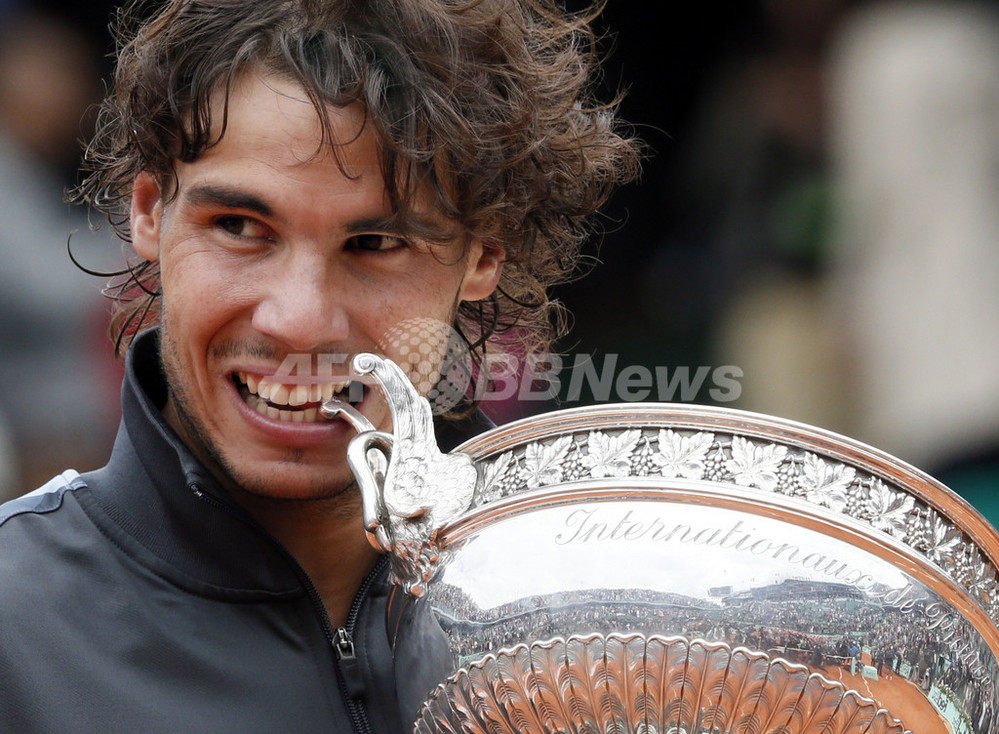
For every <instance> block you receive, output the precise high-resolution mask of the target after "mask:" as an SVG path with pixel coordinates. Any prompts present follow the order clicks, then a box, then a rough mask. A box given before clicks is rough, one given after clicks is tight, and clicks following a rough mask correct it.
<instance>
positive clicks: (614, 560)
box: [350, 355, 999, 734]
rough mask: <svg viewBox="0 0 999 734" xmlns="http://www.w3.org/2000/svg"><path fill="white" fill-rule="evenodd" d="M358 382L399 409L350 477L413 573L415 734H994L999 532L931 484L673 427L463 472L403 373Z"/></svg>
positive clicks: (779, 426)
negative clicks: (440, 444)
mask: <svg viewBox="0 0 999 734" xmlns="http://www.w3.org/2000/svg"><path fill="white" fill-rule="evenodd" d="M364 356H365V357H369V355H364ZM358 359H359V360H360V358H358ZM355 369H356V370H357V371H358V372H359V373H365V374H373V375H374V376H375V377H376V379H377V381H378V382H380V383H381V384H382V386H383V388H384V389H385V392H386V394H387V395H388V396H389V400H390V404H392V405H393V415H394V419H395V422H394V426H393V433H392V434H391V435H388V434H384V433H378V432H375V431H365V432H362V433H361V434H360V435H359V436H358V437H357V438H356V439H355V440H354V443H353V444H352V445H351V452H350V458H351V464H352V466H353V468H354V471H355V474H356V475H357V477H358V483H359V486H360V487H361V490H362V495H364V498H365V508H366V509H365V522H366V525H367V529H368V531H369V533H370V534H371V538H372V540H373V542H375V543H376V544H377V545H378V546H379V547H381V548H383V549H385V550H386V551H388V552H390V553H391V556H392V563H393V574H394V578H395V581H396V583H397V587H396V591H395V592H394V593H393V595H392V598H391V602H390V611H389V619H388V624H389V630H390V639H391V640H392V641H393V649H394V654H395V665H396V677H397V682H398V688H399V698H400V705H401V707H402V710H403V711H404V712H407V713H408V712H411V714H412V717H413V719H414V721H415V723H414V728H413V731H414V732H419V733H421V734H437V733H444V732H447V733H458V732H461V733H462V734H479V733H480V732H481V733H482V734H487V733H488V734H498V733H500V732H503V733H507V732H509V733H511V734H513V733H523V732H530V733H532V734H533V733H537V734H570V733H572V734H576V733H579V734H584V733H585V734H598V733H599V734H610V733H612V732H613V733H615V734H631V733H635V734H653V733H655V734H667V732H670V733H676V734H679V733H681V732H683V733H685V734H694V733H695V732H696V733H702V732H703V733H707V732H711V733H713V734H714V733H717V734H768V733H774V734H777V733H780V734H804V733H806V732H809V733H810V732H815V733H816V734H818V733H820V732H821V733H823V734H841V733H845V732H856V734H862V733H864V732H871V733H875V732H898V733H899V734H901V733H902V732H908V731H912V732H918V733H919V734H936V733H938V732H939V733H940V734H970V733H972V732H975V733H977V732H999V723H997V716H996V683H997V676H999V670H997V657H996V656H997V653H999V629H997V624H996V620H997V618H999V597H997V584H996V579H997V575H996V558H997V555H999V534H997V532H996V530H995V529H994V528H993V527H992V526H991V525H989V523H988V522H987V521H985V520H984V519H983V518H982V517H981V516H980V515H979V514H978V513H977V512H976V511H975V510H973V509H972V508H971V507H970V505H968V504H967V503H966V502H965V501H964V500H962V499H961V498H960V497H958V496H957V495H956V494H954V493H953V492H951V491H950V490H948V489H947V488H946V487H944V486H943V485H941V484H940V483H938V482H936V481H935V480H933V479H932V478H931V477H929V476H927V475H925V474H923V473H922V472H920V471H918V470H916V469H914V468H912V467H910V466H908V465H906V464H905V463H903V462H901V461H898V460H897V459H894V458H892V457H891V456H888V455H886V454H885V453H883V452H879V451H877V450H875V449H872V448H870V447H868V446H865V445H863V444H861V443H858V442H856V441H853V440H851V439H848V438H845V437H842V436H839V435H836V434H833V433H830V432H828V431H824V430H821V429H817V428H812V427H809V426H805V425H801V424H799V423H795V422H791V421H787V420H783V419H779V418H774V417H769V416H763V415H758V414H752V413H747V412H743V411H737V410H731V409H722V408H713V407H703V406H692V405H675V404H612V405H602V406H598V407H592V408H582V409H572V410H565V411H557V412H553V413H548V414H545V415H541V416H537V417H533V418H529V419H525V420H522V421H519V422H515V423H512V424H509V425H507V426H503V427H500V428H496V429H493V430H491V431H488V432H487V433H485V434H483V435H481V436H479V437H477V438H475V439H473V440H471V441H468V442H466V443H464V444H463V445H461V446H459V447H458V448H457V449H455V450H454V451H453V452H451V453H449V454H442V453H441V452H440V451H439V450H438V449H437V448H436V444H435V443H433V441H432V440H430V439H428V434H429V436H430V437H432V427H431V426H430V423H431V421H430V411H429V406H428V404H426V401H423V400H422V399H421V398H419V397H418V396H417V395H416V394H415V391H411V390H409V391H407V388H406V387H405V386H403V385H401V384H400V383H399V375H400V374H401V373H398V374H397V371H398V368H395V367H394V365H392V364H391V363H389V362H387V361H382V360H379V359H378V358H370V359H368V360H367V361H364V360H360V362H359V363H355ZM402 380H405V378H404V377H403V378H402Z"/></svg>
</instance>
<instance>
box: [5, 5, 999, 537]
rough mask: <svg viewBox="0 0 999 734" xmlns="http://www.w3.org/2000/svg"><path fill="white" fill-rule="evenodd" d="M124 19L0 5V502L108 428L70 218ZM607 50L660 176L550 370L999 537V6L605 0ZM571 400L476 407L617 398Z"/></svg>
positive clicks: (620, 200) (83, 220) (609, 252)
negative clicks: (846, 444) (84, 143)
mask: <svg viewBox="0 0 999 734" xmlns="http://www.w3.org/2000/svg"><path fill="white" fill-rule="evenodd" d="M115 5H116V3H114V2H111V1H110V0H88V2H86V3H81V2H79V0H72V1H71V0H35V1H33V2H29V0H20V1H18V0H0V214H2V219H0V221H2V226H0V250H2V252H0V258H2V259H0V263H2V265H0V320H2V322H3V323H2V324H0V381H2V384H4V385H5V387H6V388H7V389H6V390H3V391H0V475H2V476H0V488H2V489H0V497H3V496H15V495H17V494H20V493H21V492H23V491H26V490H28V489H31V488H33V487H35V486H37V485H38V484H39V483H41V482H43V481H45V480H46V479H47V478H48V477H49V476H51V475H53V474H55V473H57V472H59V471H62V470H63V469H65V468H67V467H68V466H73V467H74V468H76V469H78V470H80V471H84V470H87V469H91V468H94V467H96V466H99V465H100V464H102V463H103V461H104V459H105V458H106V456H107V453H108V451H109V450H110V443H111V440H112V438H113V434H114V430H115V428H116V425H117V420H118V407H117V402H118V399H117V389H118V388H117V383H118V381H119V380H120V367H119V366H118V365H117V364H116V363H115V362H114V360H113V359H112V358H111V356H110V348H109V346H108V345H107V339H106V338H105V337H104V334H103V332H104V328H105V325H106V322H107V318H108V307H107V304H106V303H105V302H104V301H103V300H102V299H101V297H100V295H99V290H100V287H101V285H102V283H101V282H100V279H98V278H93V277H90V276H87V275H84V274H82V273H80V272H79V271H78V270H77V269H76V268H75V266H73V265H72V263H71V262H70V260H69V257H68V255H67V251H66V248H67V239H68V237H69V235H70V233H72V232H76V234H75V235H74V236H73V240H72V242H73V252H74V254H75V255H76V257H77V258H78V259H79V260H81V261H82V262H83V264H84V265H86V266H87V267H90V268H93V269H102V268H108V267H114V266H115V265H116V264H117V263H118V262H119V261H120V257H121V248H120V245H119V244H118V243H116V242H115V241H114V239H113V238H112V237H111V235H110V234H109V233H108V232H107V228H106V227H105V228H103V229H101V230H99V231H97V232H92V231H90V228H89V227H88V222H87V214H86V213H85V212H75V211H71V210H70V209H69V208H68V207H67V206H66V205H64V204H63V203H62V191H63V189H64V188H65V187H66V186H68V185H71V184H72V183H73V182H74V181H75V176H76V169H75V163H76V160H77V158H78V154H79V143H78V141H79V140H80V139H81V138H86V137H87V135H88V133H89V127H90V125H91V124H92V116H91V113H89V112H88V109H89V107H90V105H92V104H93V103H94V102H95V101H97V100H98V99H99V97H100V94H101V91H102V89H103V82H102V80H103V79H106V78H107V77H108V75H109V73H110V66H109V64H110V61H109V59H110V55H111V52H112V51H113V44H112V41H111V38H110V35H109V34H108V32H107V26H108V20H109V18H110V16H111V14H112V12H113V10H114V7H115ZM570 5H578V3H574V2H571V3H570ZM601 28H602V30H603V31H605V32H606V34H607V36H606V38H605V41H604V43H603V50H604V52H605V53H606V54H607V55H608V59H607V62H606V64H605V87H606V88H607V89H608V90H616V89H618V88H624V89H625V90H626V91H627V96H626V97H625V99H624V102H623V104H622V109H623V116H624V117H625V119H627V120H629V121H630V122H631V123H632V124H633V125H634V126H635V131H636V133H637V134H638V135H639V136H640V137H642V138H643V139H644V140H645V141H646V142H647V143H648V144H649V146H650V150H651V156H650V158H649V160H648V161H647V163H646V166H645V173H644V176H643V178H642V181H641V182H640V183H638V184H635V185H632V186H629V187H628V188H626V189H624V190H622V191H621V192H620V193H619V194H618V195H617V196H616V197H615V199H614V200H613V202H612V203H611V205H610V206H609V207H608V209H607V211H606V213H605V215H604V216H603V217H602V218H601V219H600V221H599V222H598V229H599V230H600V234H599V236H598V237H596V238H595V240H594V243H593V245H592V247H591V249H590V254H591V255H593V256H594V258H596V259H598V260H599V261H600V264H599V265H597V266H595V267H594V268H593V270H592V272H591V273H589V274H588V275H587V276H586V277H585V278H583V279H581V280H579V281H578V282H575V283H573V284H570V285H567V286H562V287H560V288H559V289H558V290H557V295H558V296H559V297H560V298H561V300H562V301H563V302H564V303H565V304H566V306H567V307H568V309H569V310H570V311H571V312H572V313H573V316H574V319H573V328H572V331H571V332H570V334H569V335H568V336H567V337H566V338H565V339H563V340H562V342H561V343H560V344H559V351H560V352H561V353H562V354H563V356H564V360H563V361H564V363H565V364H566V365H567V366H569V367H571V365H572V364H574V363H575V360H576V359H577V358H579V357H586V358H589V359H590V360H592V364H593V365H594V366H595V368H596V369H597V371H598V372H599V371H600V368H601V367H606V366H607V365H608V364H611V365H612V368H613V372H614V374H615V375H621V374H623V373H625V372H627V371H628V370H629V369H630V368H633V367H636V366H642V367H644V368H645V370H646V371H647V372H649V373H650V374H652V375H653V384H652V385H651V388H650V390H646V391H645V392H647V393H648V399H653V400H655V399H660V398H663V399H672V400H685V401H694V402H699V403H707V404H710V403H721V404H725V405H728V406H731V407H736V408H744V409H748V410H754V411H759V412H764V413H773V414H777V415H781V416H784V417H788V418H793V419H797V420H801V421H804V422H807V423H811V424H815V425H819V426H823V427H825V428H829V429H832V430H835V431H839V432H841V433H845V434H847V435H849V436H851V437H854V438H857V439H859V440H862V441H865V442H867V443H869V444H871V445H874V446H876V447H878V448H880V449H883V450H886V451H888V452H890V453H892V454H895V455H896V456H898V457H900V458H902V459H904V460H906V461H909V462H910V463H913V464H915V465H916V466H918V467H920V468H922V469H924V470H926V471H929V472H930V473H931V474H934V475H935V476H938V477H940V478H941V479H942V480H943V481H944V482H945V483H948V484H950V485H951V486H952V487H954V488H955V489H957V490H958V491H959V492H961V493H962V494H964V495H965V496H966V497H968V498H969V500H971V501H972V502H973V503H974V504H975V505H976V506H978V507H979V509H981V510H982V511H983V512H984V513H985V514H986V516H988V517H989V518H990V519H991V520H992V521H993V522H994V523H995V522H997V521H999V205H997V200H999V2H997V0H988V1H986V0H981V1H980V2H946V1H944V0H925V1H924V0H894V1H886V0H741V1H738V2H727V3H726V2H720V1H718V0H714V1H712V0H706V1H705V2H703V3H671V2H659V1H657V2H652V1H649V2H637V1H636V0H609V2H608V4H607V9H606V11H605V13H604V16H603V18H602V20H601ZM95 221H97V220H96V218H95ZM608 360H611V361H610V362H608ZM703 368H708V369H707V370H704V369H703ZM657 369H658V370H660V372H658V373H657V372H656V370H657ZM699 370H700V371H699ZM719 370H721V372H720V371H719ZM631 374H632V375H633V374H635V371H634V370H632V371H631ZM670 375H672V377H673V382H669V379H668V378H669V376H670ZM697 375H704V379H701V380H700V381H698V380H697V379H693V378H695V376H697ZM719 375H722V376H727V377H728V379H729V381H728V382H727V383H725V384H721V382H720V380H721V378H720V377H719ZM733 376H736V377H737V379H736V381H735V383H733V382H732V377H733ZM562 377H563V380H562V383H563V389H562V390H561V392H560V393H559V395H558V396H557V398H556V399H553V400H549V401H539V400H529V401H520V402H518V401H514V402H512V403H511V402H509V401H507V402H504V403H498V402H495V403H492V404H487V406H486V407H487V408H488V409H489V410H490V411H491V412H492V413H493V415H494V416H496V417H497V418H498V419H500V420H504V419H507V418H510V417H516V416H518V415H524V414H528V413H532V412H538V411H540V410H549V409H552V408H554V407H564V406H568V405H574V404H579V403H585V402H588V401H592V400H595V399H598V398H602V397H604V396H600V395H596V394H594V393H592V392H588V391H587V390H586V389H585V387H586V385H585V384H584V389H583V390H582V391H581V393H580V394H579V395H575V394H570V392H569V391H567V390H566V389H564V388H566V386H567V385H568V382H569V379H570V376H569V375H568V374H566V371H565V370H563V374H562ZM678 377H679V378H682V379H685V380H687V382H686V383H684V382H683V381H682V380H681V381H680V382H677V381H676V379H677V378H678ZM657 378H658V379H657ZM692 379H693V381H691V380H692ZM664 383H666V384H664ZM622 384H624V383H622ZM615 385H617V383H615ZM723 387H724V388H725V389H721V388H723ZM643 395H644V393H643V391H642V390H634V389H614V390H613V391H612V394H611V395H610V396H609V397H610V399H612V400H629V399H635V398H636V397H643Z"/></svg>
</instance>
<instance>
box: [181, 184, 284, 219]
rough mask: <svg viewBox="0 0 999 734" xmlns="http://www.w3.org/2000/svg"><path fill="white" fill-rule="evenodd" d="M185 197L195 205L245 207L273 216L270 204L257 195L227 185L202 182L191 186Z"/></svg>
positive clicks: (229, 207) (230, 207) (266, 215)
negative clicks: (199, 184)
mask: <svg viewBox="0 0 999 734" xmlns="http://www.w3.org/2000/svg"><path fill="white" fill-rule="evenodd" d="M185 198H186V199H187V200H188V201H189V202H190V203H191V204H193V205H195V206H221V207H225V208H227V209H246V210H249V211H252V212H256V213H257V214H259V215H261V216H263V217H272V216H274V210H273V209H272V208H271V206H270V205H269V204H268V203H267V202H265V201H264V200H263V199H261V198H260V197H259V196H254V195H253V194H250V193H247V192H246V191H243V190H240V189H236V188H230V187H228V186H213V185H210V184H202V185H201V186H195V187H193V188H191V189H190V190H189V191H187V193H186V194H185Z"/></svg>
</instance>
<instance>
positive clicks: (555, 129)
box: [71, 0, 642, 360]
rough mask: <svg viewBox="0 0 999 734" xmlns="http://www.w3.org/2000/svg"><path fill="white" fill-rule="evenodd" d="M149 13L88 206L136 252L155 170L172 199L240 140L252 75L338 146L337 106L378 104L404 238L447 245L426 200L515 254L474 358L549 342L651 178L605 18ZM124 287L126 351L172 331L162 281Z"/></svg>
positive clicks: (371, 8)
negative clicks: (607, 237) (608, 82)
mask: <svg viewBox="0 0 999 734" xmlns="http://www.w3.org/2000/svg"><path fill="white" fill-rule="evenodd" d="M149 5H150V3H149V1H148V0H145V1H143V0H133V3H132V5H131V6H130V7H128V8H127V9H125V10H123V11H121V15H120V16H119V18H118V21H119V22H118V24H117V30H118V34H119V52H118V65H117V70H116V75H115V79H114V87H113V90H112V92H111V93H110V94H109V96H108V97H107V99H106V100H105V102H104V104H103V106H102V108H101V111H100V116H99V120H98V129H97V133H96V135H95V137H94V139H93V141H92V142H91V144H90V146H89V147H88V148H87V151H86V154H85V156H84V172H85V174H86V176H85V178H84V179H83V182H82V184H81V185H80V186H79V187H78V188H77V189H76V190H75V191H74V192H73V193H72V195H71V196H72V198H73V199H74V200H75V201H77V202H78V203H87V204H90V205H91V206H93V207H95V208H96V209H98V210H100V211H103V212H105V213H106V214H107V215H108V217H109V219H110V221H111V224H112V226H113V227H114V229H115V230H116V231H117V232H118V233H119V235H120V236H122V237H123V238H124V239H125V240H126V241H130V232H129V223H128V210H129V202H130V197H131V192H132V185H133V182H134V180H135V178H136V176H137V175H138V174H139V173H141V172H149V173H152V174H153V175H154V176H156V178H157V179H158V180H159V181H160V184H161V186H162V190H164V191H167V192H169V191H170V190H171V184H172V183H173V181H174V179H173V177H174V175H175V174H174V164H175V163H176V161H193V160H195V159H197V158H198V157H199V156H200V155H202V154H203V153H204V152H205V151H206V150H208V149H209V148H211V147H212V146H213V145H214V144H216V143H217V142H218V140H219V139H220V137H221V136H222V135H224V134H225V113H226V110H225V108H224V107H223V108H221V109H220V106H219V105H217V104H216V105H213V98H214V97H215V95H216V94H217V93H218V92H220V91H221V92H223V93H226V92H228V91H229V90H231V89H232V87H233V85H234V83H235V81H236V80H237V79H238V78H239V76H240V75H241V74H243V73H245V72H247V71H248V70H250V69H256V70H260V71H264V72H267V73H272V74H277V75H281V76H283V77H286V78H289V79H291V80H293V81H295V82H296V83H298V84H300V85H301V86H302V88H303V89H304V90H305V92H306V93H307V94H308V96H309V98H310V99H311V101H312V103H313V105H314V107H315V109H316V112H317V114H318V115H319V118H320V120H321V121H322V125H323V131H324V136H325V140H326V141H327V142H328V143H329V144H331V145H333V139H334V138H333V135H332V132H331V126H330V116H329V115H330V107H331V106H332V107H341V106H345V105H348V104H351V103H354V102H359V103H360V104H361V105H362V106H363V108H364V110H365V114H366V117H367V120H368V123H369V124H370V125H371V126H372V129H373V131H374V133H375V135H376V137H377V139H378V140H379V143H380V149H381V166H382V172H383V176H384V180H385V182H386V187H387V189H388V196H389V197H390V200H391V203H392V206H393V211H395V212H397V218H398V222H397V224H398V226H399V227H400V229H401V230H402V231H403V232H404V233H407V234H410V235H416V236H421V237H425V238H428V239H431V240H433V239H435V238H436V239H439V238H441V237H444V236H446V235H444V233H441V232H427V231H418V228H419V227H420V226H421V225H420V224H418V218H416V217H409V216H408V214H409V212H410V211H411V207H412V206H413V205H414V202H415V200H416V198H417V196H421V195H422V196H426V195H427V194H428V192H429V195H430V196H431V197H432V198H433V201H434V203H435V204H436V206H437V207H438V210H439V211H440V212H441V213H443V214H444V215H445V217H446V218H447V219H448V220H450V223H451V224H452V228H453V225H454V224H457V225H458V227H457V229H458V230H459V232H460V235H461V238H462V239H464V240H465V241H467V239H468V238H477V239H479V240H481V241H482V242H483V243H484V244H485V245H486V246H488V247H493V248H499V249H500V250H502V251H503V253H504V260H505V266H504V269H503V274H502V278H501V281H500V285H499V288H498V290H497V293H496V295H494V296H493V297H492V298H490V299H488V300H486V301H480V302H474V303H464V304H462V306H461V310H460V312H459V314H458V319H457V321H458V323H457V324H456V325H455V326H456V327H457V328H458V329H459V332H460V333H461V334H462V336H463V338H464V339H465V340H466V341H467V342H468V344H469V345H470V347H471V352H472V354H473V357H474V358H476V359H477V360H478V359H481V357H482V354H483V353H484V350H485V347H486V344H487V343H488V342H489V340H490V339H494V338H500V337H498V335H501V334H502V333H503V332H504V331H505V330H508V329H510V328H511V327H514V326H517V327H518V329H523V331H522V332H521V331H519V330H518V332H517V333H518V339H523V340H525V341H527V342H529V343H530V345H533V346H534V347H543V346H545V345H547V344H548V343H549V340H550V339H551V338H552V337H553V336H554V335H555V331H556V330H557V327H556V324H557V323H558V321H559V320H558V319H556V318H553V309H556V307H555V305H554V304H553V303H552V302H551V301H550V300H549V297H548V289H549V287H550V286H551V285H552V284H554V283H557V282H560V281H562V280H565V279H566V278H567V277H568V276H570V275H572V274H573V273H574V272H575V270H576V268H577V267H578V264H579V259H580V248H581V245H582V243H583V241H584V239H585V237H586V235H587V234H589V231H588V230H589V224H588V222H589V221H590V217H591V215H592V214H593V213H594V212H596V211H597V209H598V208H599V207H600V206H601V205H602V204H603V203H604V202H605V201H606V200H607V198H608V197H609V195H610V193H611V192H612V191H613V189H614V188H615V187H616V186H617V185H618V184H620V183H623V182H627V181H630V180H632V179H634V178H635V177H636V176H637V174H638V169H639V160H640V157H641V152H642V146H641V144H640V143H639V142H638V141H637V140H636V139H635V138H633V137H628V136H627V135H626V134H624V133H623V132H622V127H621V123H620V121H619V120H618V119H617V117H616V100H615V101H614V102H611V103H607V104H602V103H599V102H598V101H596V100H595V98H594V97H595V95H594V91H595V87H596V82H595V77H596V71H597V58H596V52H595V48H596V40H597V39H596V38H595V36H594V33H593V31H592V28H591V24H592V21H593V19H594V18H595V17H596V15H597V14H598V12H599V7H593V8H589V9H587V10H586V11H584V12H576V13H570V12H567V11H565V10H564V9H563V8H561V7H560V5H559V3H558V2H557V0H269V1H268V2H260V0H168V1H167V2H165V3H163V2H162V0H160V2H159V3H157V4H156V5H157V7H156V8H154V10H156V12H155V13H154V14H153V15H152V19H151V20H148V21H147V22H141V21H139V20H137V18H143V17H146V18H148V17H150V13H149V10H150V8H149ZM159 6H161V7H159ZM133 28H134V29H135V30H130V29H133ZM218 115H221V116H222V118H221V121H220V124H219V121H216V123H217V124H216V125H215V126H214V127H213V117H214V116H218ZM213 130H215V131H216V132H215V133H213V132H212V131H213ZM219 130H221V133H219V132H218V131H219ZM117 275H118V277H117V278H116V279H115V280H113V281H112V282H111V283H110V284H109V287H108V289H107V292H108V294H109V295H110V296H111V297H112V298H114V299H115V301H116V302H117V305H118V308H117V312H116V314H115V317H114V319H113V322H112V327H111V334H112V338H113V339H114V340H115V344H116V348H117V350H118V351H119V353H120V352H122V351H124V349H125V348H127V346H128V344H129V343H130V341H131V339H132V337H133V336H134V335H135V333H137V331H138V330H139V329H141V328H143V327H145V326H147V325H150V324H153V323H155V322H156V321H157V320H158V309H159V272H158V267H157V266H156V265H155V264H153V263H148V262H145V261H141V262H134V263H130V265H129V267H128V269H127V270H125V271H122V273H119V274H117Z"/></svg>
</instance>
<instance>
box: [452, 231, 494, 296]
mask: <svg viewBox="0 0 999 734" xmlns="http://www.w3.org/2000/svg"><path fill="white" fill-rule="evenodd" d="M503 254H504V253H503V250H501V249H500V248H498V247H487V246H485V245H483V244H482V243H481V242H479V241H475V242H473V243H472V246H471V247H470V248H469V251H468V259H467V260H466V262H465V279H464V280H463V281H462V284H461V290H460V291H459V292H458V298H459V300H462V301H481V300H482V299H483V298H488V297H489V296H491V295H492V293H493V291H495V290H496V286H497V285H498V284H499V279H500V275H502V273H503Z"/></svg>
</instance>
